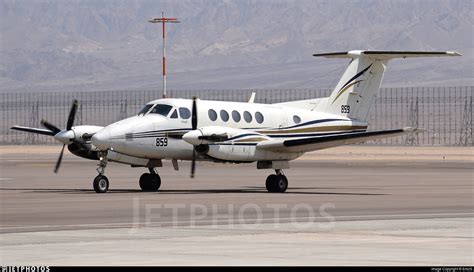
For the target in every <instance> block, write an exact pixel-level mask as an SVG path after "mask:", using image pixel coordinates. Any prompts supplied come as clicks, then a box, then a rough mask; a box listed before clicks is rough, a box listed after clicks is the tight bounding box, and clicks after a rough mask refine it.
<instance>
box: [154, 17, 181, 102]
mask: <svg viewBox="0 0 474 272" xmlns="http://www.w3.org/2000/svg"><path fill="white" fill-rule="evenodd" d="M148 22H150V23H153V24H156V23H162V24H163V27H162V30H163V59H162V60H163V62H162V63H163V98H166V30H165V25H166V23H179V21H178V19H177V18H166V17H165V13H164V12H163V11H162V12H161V18H160V17H158V18H154V19H153V20H150V21H148Z"/></svg>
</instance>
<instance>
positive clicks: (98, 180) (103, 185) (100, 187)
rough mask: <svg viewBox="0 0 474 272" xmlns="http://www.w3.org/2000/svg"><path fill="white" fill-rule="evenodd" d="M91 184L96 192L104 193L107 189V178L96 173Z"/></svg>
mask: <svg viewBox="0 0 474 272" xmlns="http://www.w3.org/2000/svg"><path fill="white" fill-rule="evenodd" d="M93 186H94V191H95V192H96V193H98V194H103V193H106V192H107V190H109V179H107V177H106V176H104V175H98V176H97V177H95V179H94V182H93Z"/></svg>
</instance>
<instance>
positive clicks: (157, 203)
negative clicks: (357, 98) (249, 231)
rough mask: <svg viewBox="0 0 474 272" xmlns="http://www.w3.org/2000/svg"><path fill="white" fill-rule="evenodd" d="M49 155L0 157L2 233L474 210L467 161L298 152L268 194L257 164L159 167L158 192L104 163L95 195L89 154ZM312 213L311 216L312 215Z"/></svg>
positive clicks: (134, 173)
mask: <svg viewBox="0 0 474 272" xmlns="http://www.w3.org/2000/svg"><path fill="white" fill-rule="evenodd" d="M56 156H57V155H56V154H54V153H43V154H34V153H32V154H4V155H2V157H1V162H0V163H1V179H0V199H1V209H0V215H1V221H2V223H1V226H0V232H1V233H11V232H26V231H39V230H63V229H84V228H107V227H130V226H131V225H132V226H133V225H137V224H138V225H140V224H146V225H159V226H170V225H172V226H174V225H180V226H186V225H190V224H191V225H202V224H204V225H208V224H228V223H236V222H237V223H249V224H250V223H252V222H260V221H258V220H259V219H261V220H263V221H262V222H289V221H298V220H300V221H303V222H306V221H308V220H310V219H308V218H314V220H316V221H317V220H319V221H328V217H329V216H325V215H326V213H329V214H330V215H331V216H333V217H336V218H337V219H338V220H361V219H398V218H446V217H457V216H459V215H464V214H467V215H469V214H472V213H473V168H472V166H473V164H472V161H465V162H463V161H443V160H431V161H423V160H422V159H419V158H415V159H414V160H412V161H410V160H408V161H407V160H403V161H401V160H392V159H389V160H377V158H375V159H368V160H355V159H351V158H350V157H344V156H341V158H339V159H334V158H333V159H331V160H327V161H324V160H318V161H315V160H309V159H308V160H305V159H302V160H297V161H294V162H293V163H292V164H291V167H292V168H291V169H289V170H286V171H285V174H286V175H287V177H288V179H289V189H288V191H287V192H286V193H284V194H270V193H267V191H266V189H265V187H264V182H265V178H266V176H267V175H268V174H270V173H271V171H270V170H257V169H256V168H255V164H241V165H228V164H227V165H223V164H211V163H206V162H202V163H198V166H197V177H196V178H195V179H190V178H189V163H188V162H182V163H180V167H181V169H180V171H174V170H173V169H172V167H171V165H170V164H169V163H166V164H165V167H164V168H162V169H160V174H161V178H162V186H161V188H160V191H159V192H142V191H140V188H139V186H138V177H139V176H140V175H141V174H142V173H143V172H144V169H142V168H140V169H137V168H130V167H129V166H127V165H121V164H114V163H111V164H109V166H108V168H107V170H106V175H107V176H108V177H109V180H110V182H111V185H110V189H109V192H108V193H106V194H96V193H95V192H94V191H93V189H92V180H93V178H94V177H95V175H96V174H97V173H96V171H95V168H96V165H95V164H96V162H94V161H87V160H83V159H80V158H76V157H73V156H72V155H66V156H65V158H64V161H63V165H62V167H61V169H60V172H59V174H57V175H56V174H54V173H53V172H52V169H53V167H54V164H55V160H56ZM311 220H312V219H311Z"/></svg>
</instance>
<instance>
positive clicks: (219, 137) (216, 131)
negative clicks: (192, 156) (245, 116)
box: [183, 126, 268, 146]
mask: <svg viewBox="0 0 474 272" xmlns="http://www.w3.org/2000/svg"><path fill="white" fill-rule="evenodd" d="M245 136H252V137H261V138H264V139H268V137H267V136H264V135H262V134H260V133H257V132H254V131H248V130H245V129H238V128H230V127H221V126H207V127H202V128H199V129H196V130H192V131H189V132H188V133H186V134H184V135H183V140H185V141H186V142H188V143H190V144H192V145H194V146H199V145H206V144H213V143H221V142H228V141H233V140H237V139H240V138H243V137H245Z"/></svg>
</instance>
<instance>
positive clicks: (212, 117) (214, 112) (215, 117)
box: [207, 109, 217, 121]
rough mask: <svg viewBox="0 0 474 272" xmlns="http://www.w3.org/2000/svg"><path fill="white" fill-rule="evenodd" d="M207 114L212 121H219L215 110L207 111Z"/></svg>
mask: <svg viewBox="0 0 474 272" xmlns="http://www.w3.org/2000/svg"><path fill="white" fill-rule="evenodd" d="M207 114H208V115H209V119H211V121H216V120H217V112H216V111H215V110H213V109H210V110H208V111H207Z"/></svg>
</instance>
